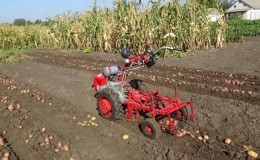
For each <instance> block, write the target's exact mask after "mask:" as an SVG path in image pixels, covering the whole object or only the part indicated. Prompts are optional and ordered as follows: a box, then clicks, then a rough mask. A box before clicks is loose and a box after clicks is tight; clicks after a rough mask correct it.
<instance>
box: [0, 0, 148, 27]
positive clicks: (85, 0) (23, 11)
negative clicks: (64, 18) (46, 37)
mask: <svg viewBox="0 0 260 160" xmlns="http://www.w3.org/2000/svg"><path fill="white" fill-rule="evenodd" d="M142 2H143V3H145V4H147V2H148V0H142ZM93 3H94V0H0V23H4V22H8V23H12V22H13V21H14V19H17V18H24V19H26V20H30V21H32V22H34V21H35V20H36V19H41V20H46V18H45V17H54V16H56V15H58V14H62V13H66V12H68V11H72V12H76V11H78V12H84V11H86V10H90V9H91V8H92V6H93ZM112 4H113V0H97V5H98V6H100V7H104V6H105V7H112Z"/></svg>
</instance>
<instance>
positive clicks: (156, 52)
mask: <svg viewBox="0 0 260 160" xmlns="http://www.w3.org/2000/svg"><path fill="white" fill-rule="evenodd" d="M163 49H169V50H173V51H183V49H182V48H174V47H167V46H163V47H161V48H159V49H157V50H156V51H154V54H155V55H156V54H158V53H160V51H161V50H163Z"/></svg>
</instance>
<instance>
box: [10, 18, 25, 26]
mask: <svg viewBox="0 0 260 160" xmlns="http://www.w3.org/2000/svg"><path fill="white" fill-rule="evenodd" d="M13 24H14V25H16V26H24V25H25V24H26V20H25V19H24V18H19V19H15V20H14V23H13Z"/></svg>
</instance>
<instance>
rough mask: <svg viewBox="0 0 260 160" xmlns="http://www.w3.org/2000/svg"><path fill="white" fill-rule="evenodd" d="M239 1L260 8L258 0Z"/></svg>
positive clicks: (259, 0)
mask: <svg viewBox="0 0 260 160" xmlns="http://www.w3.org/2000/svg"><path fill="white" fill-rule="evenodd" d="M241 1H242V2H244V3H246V4H247V5H249V6H250V7H251V8H254V9H260V0H241Z"/></svg>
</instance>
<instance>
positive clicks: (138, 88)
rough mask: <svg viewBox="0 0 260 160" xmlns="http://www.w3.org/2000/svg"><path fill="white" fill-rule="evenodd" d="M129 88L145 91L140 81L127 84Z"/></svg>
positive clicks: (145, 87)
mask: <svg viewBox="0 0 260 160" xmlns="http://www.w3.org/2000/svg"><path fill="white" fill-rule="evenodd" d="M129 84H130V86H131V87H132V88H134V89H136V90H140V91H147V86H146V85H145V84H143V81H142V80H139V79H133V80H131V81H130V82H129Z"/></svg>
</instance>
